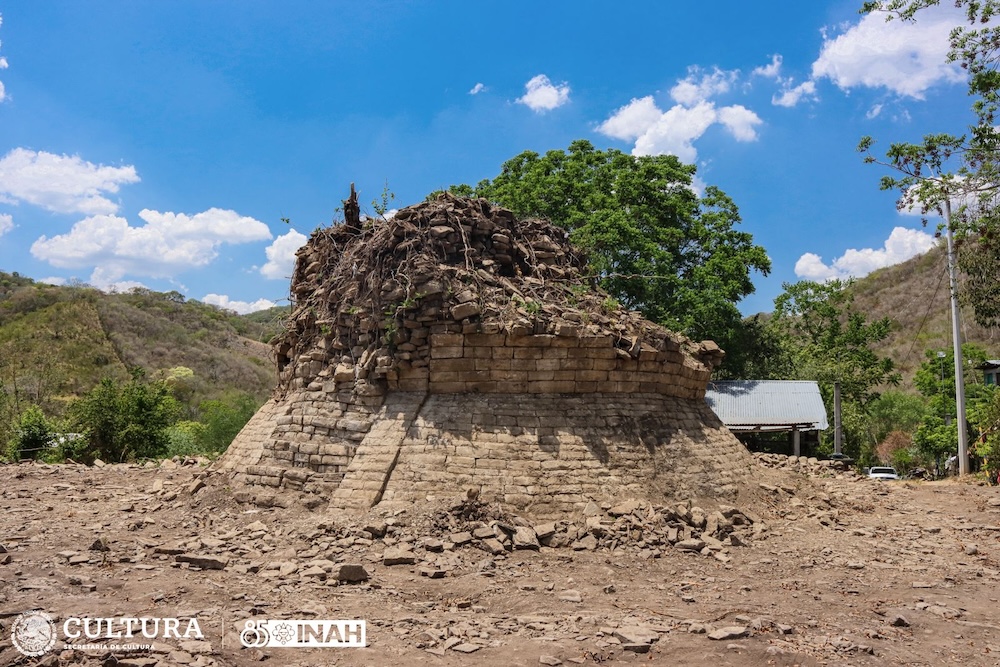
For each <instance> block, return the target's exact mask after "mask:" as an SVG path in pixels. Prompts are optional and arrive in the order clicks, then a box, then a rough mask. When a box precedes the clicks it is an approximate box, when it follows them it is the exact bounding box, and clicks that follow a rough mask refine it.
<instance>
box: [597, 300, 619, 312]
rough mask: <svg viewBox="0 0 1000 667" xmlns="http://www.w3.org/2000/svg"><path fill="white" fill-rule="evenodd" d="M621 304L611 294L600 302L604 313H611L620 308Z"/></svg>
mask: <svg viewBox="0 0 1000 667" xmlns="http://www.w3.org/2000/svg"><path fill="white" fill-rule="evenodd" d="M621 305H622V304H621V303H620V302H619V301H618V299H616V298H614V297H613V296H609V297H608V298H606V299H605V300H604V301H603V302H602V303H601V308H602V309H604V312H606V313H613V312H615V311H616V310H618V309H619V308H621Z"/></svg>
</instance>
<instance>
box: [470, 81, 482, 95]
mask: <svg viewBox="0 0 1000 667" xmlns="http://www.w3.org/2000/svg"><path fill="white" fill-rule="evenodd" d="M484 90H486V86H484V85H483V84H481V83H477V84H476V85H474V86H473V87H472V90H470V91H469V94H470V95H478V94H479V93H481V92H483V91H484Z"/></svg>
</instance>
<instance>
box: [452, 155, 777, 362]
mask: <svg viewBox="0 0 1000 667" xmlns="http://www.w3.org/2000/svg"><path fill="white" fill-rule="evenodd" d="M694 173H695V167H694V166H692V165H686V164H683V163H681V162H680V161H679V160H678V159H677V158H676V157H674V156H672V155H658V156H639V157H637V156H633V155H629V154H627V153H623V152H621V151H618V150H614V149H609V150H606V151H601V150H597V149H596V148H594V146H593V145H592V144H591V143H590V142H588V141H584V140H579V141H574V142H573V143H572V144H570V146H569V149H568V150H567V151H562V150H553V151H549V152H547V153H545V155H539V154H538V153H535V152H532V151H525V152H523V153H521V154H520V155H517V156H515V157H514V158H512V159H510V160H508V161H507V162H505V163H504V164H503V166H502V168H501V170H500V174H499V175H497V176H496V178H494V179H493V180H492V181H491V180H483V181H480V182H479V183H478V184H477V185H476V186H475V187H472V186H469V185H456V186H452V187H451V188H450V190H451V191H452V192H453V193H455V194H461V195H467V196H477V197H485V198H486V199H489V200H491V201H493V202H496V203H499V204H500V205H502V206H505V207H507V208H510V209H511V210H513V211H514V212H515V213H516V214H517V215H518V216H521V217H527V216H537V217H543V218H547V219H548V220H550V221H552V222H554V223H556V224H558V225H560V226H562V227H565V228H566V229H567V230H568V232H569V234H570V236H571V239H572V240H573V242H574V243H576V244H577V245H578V246H579V247H581V248H583V249H584V250H585V251H587V252H588V254H589V256H590V263H591V266H592V267H593V268H594V270H595V272H596V274H597V277H599V278H600V280H601V282H602V285H603V287H604V288H605V289H606V290H608V292H610V293H611V294H612V295H614V296H615V297H616V298H617V299H618V300H619V301H620V302H621V303H622V304H623V305H624V306H625V307H627V308H630V309H634V310H639V311H641V312H642V313H643V315H644V316H645V317H647V318H648V319H650V320H653V321H656V322H659V323H661V324H663V325H665V326H668V327H670V328H672V329H675V330H679V331H683V332H684V333H686V334H687V335H688V336H690V337H691V338H694V339H696V340H697V339H703V338H712V339H714V340H716V341H717V342H719V343H720V345H722V347H723V348H726V347H729V344H730V343H731V342H735V341H736V340H737V339H738V337H739V335H740V334H741V333H742V332H743V323H742V319H741V317H740V313H739V310H738V309H737V307H736V303H737V302H738V301H739V300H740V299H742V298H743V297H745V296H747V295H749V294H751V293H753V291H754V286H753V282H752V280H751V275H752V273H753V272H754V271H758V272H760V273H761V274H763V275H767V274H768V272H769V271H770V270H771V261H770V259H769V258H768V256H767V253H766V252H765V251H764V248H762V247H761V246H758V245H755V244H754V243H753V237H752V236H751V235H750V234H749V233H747V232H742V231H739V230H738V229H737V225H738V224H739V222H740V215H739V210H738V209H737V207H736V204H735V203H734V202H733V201H732V200H731V199H730V198H729V197H728V196H726V194H725V193H723V192H722V191H721V190H719V189H718V188H715V187H711V186H710V187H708V188H706V189H705V194H704V195H703V196H702V197H700V198H699V196H698V195H697V194H696V193H695V192H694V190H693V188H692V179H693V177H694ZM735 358H736V357H735V356H734V359H735Z"/></svg>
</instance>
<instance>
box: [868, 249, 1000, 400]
mask: <svg viewBox="0 0 1000 667" xmlns="http://www.w3.org/2000/svg"><path fill="white" fill-rule="evenodd" d="M853 291H854V294H855V305H856V306H857V307H858V309H859V310H861V311H862V312H864V313H867V314H868V316H869V319H877V318H881V317H889V318H891V319H892V320H893V321H894V326H893V330H892V333H891V334H890V336H889V337H888V338H887V339H886V340H885V341H884V342H883V343H882V344H881V345H880V346H879V347H878V348H877V351H878V352H879V353H880V354H884V355H887V356H889V357H890V358H892V359H893V361H895V362H896V365H897V366H898V368H899V370H900V372H901V373H902V374H903V382H904V385H906V386H909V382H910V379H911V378H912V377H913V373H914V371H915V370H916V369H917V368H918V367H919V366H920V364H921V363H922V362H923V361H924V360H925V358H926V357H925V356H924V354H925V351H926V350H950V349H951V345H952V342H951V305H950V301H949V291H948V271H947V257H946V254H945V251H944V247H943V243H942V246H940V247H937V248H934V249H932V250H931V251H930V252H927V253H926V254H924V255H920V256H919V257H914V258H913V259H910V260H909V261H906V262H903V263H902V264H897V265H895V266H890V267H887V268H884V269H879V270H878V271H875V272H874V273H871V274H869V275H868V276H866V277H865V278H862V279H860V280H858V281H857V282H856V283H855V285H854V287H853ZM960 324H961V331H962V340H963V342H965V343H976V344H978V345H980V346H982V347H983V348H985V349H986V350H987V351H988V352H989V353H990V354H991V356H993V355H995V357H1000V329H998V328H996V327H993V328H984V327H981V326H979V325H978V324H976V321H975V319H974V317H973V315H972V310H971V308H968V307H963V308H962V309H961V319H960Z"/></svg>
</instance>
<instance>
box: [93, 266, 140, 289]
mask: <svg viewBox="0 0 1000 667" xmlns="http://www.w3.org/2000/svg"><path fill="white" fill-rule="evenodd" d="M96 274H97V271H96V270H95V271H94V276H96ZM94 276H91V280H90V284H91V285H93V286H94V287H96V288H97V289H99V290H101V291H102V292H106V293H108V294H125V293H127V292H131V291H132V290H134V289H149V287H147V286H146V285H144V284H143V283H140V282H136V281H135V280H115V281H113V282H101V281H100V279H99V278H98V280H94Z"/></svg>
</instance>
